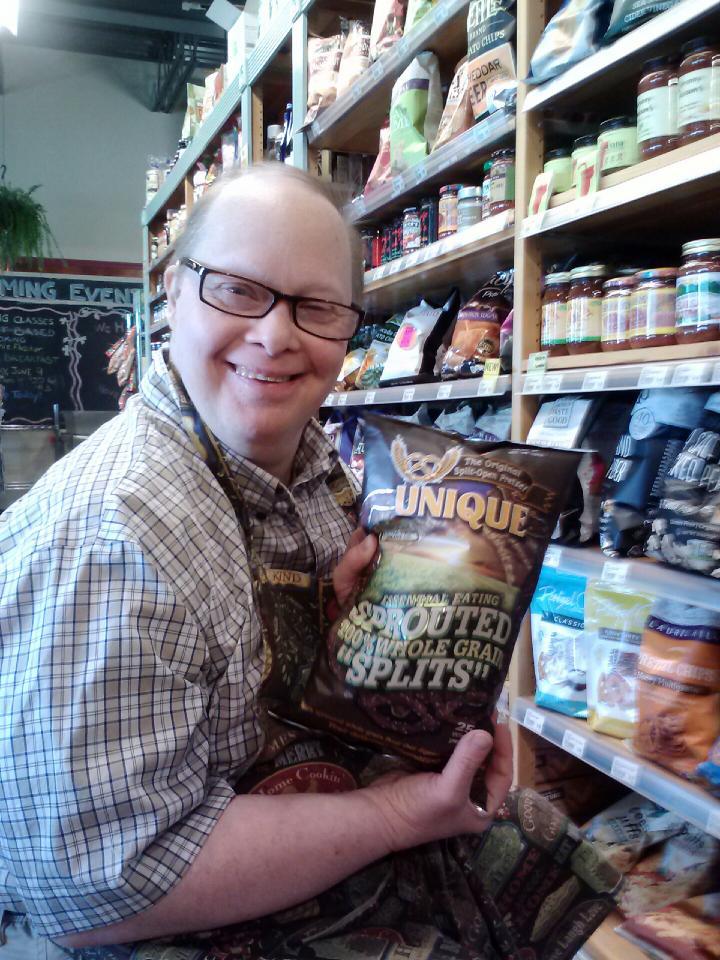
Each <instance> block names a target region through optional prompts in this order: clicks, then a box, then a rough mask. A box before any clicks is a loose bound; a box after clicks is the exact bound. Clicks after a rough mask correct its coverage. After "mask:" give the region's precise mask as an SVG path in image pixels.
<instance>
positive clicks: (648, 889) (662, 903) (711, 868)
mask: <svg viewBox="0 0 720 960" xmlns="http://www.w3.org/2000/svg"><path fill="white" fill-rule="evenodd" d="M669 845H672V846H673V847H675V849H676V850H678V849H679V848H680V846H681V845H682V847H684V856H683V857H682V860H683V865H678V866H677V867H674V865H673V862H672V860H669V859H668V856H667V853H666V850H667V849H668V846H669ZM718 851H720V843H719V842H718V841H717V840H716V839H715V838H714V837H711V836H709V835H708V834H706V833H704V832H703V831H702V830H699V829H698V828H697V827H692V826H690V825H689V824H685V826H684V829H683V830H682V831H681V832H680V833H679V834H677V836H675V837H673V838H672V839H671V840H668V841H667V844H666V845H665V847H663V848H661V849H659V850H655V851H653V852H652V853H651V854H649V855H648V856H647V857H645V858H644V859H643V860H641V861H640V863H638V864H636V865H635V866H634V867H633V868H632V869H631V870H630V872H629V873H628V874H627V875H626V877H625V882H624V883H623V886H622V889H621V891H620V896H619V898H618V906H619V907H620V910H621V911H622V912H623V913H624V914H625V916H626V917H636V916H638V915H640V914H645V913H651V912H652V911H654V910H662V909H663V907H668V906H670V905H671V904H673V903H679V902H680V901H682V900H687V899H688V898H689V897H695V896H698V895H699V894H702V893H708V892H709V891H710V890H712V889H713V888H714V887H715V886H716V883H717V880H716V877H717V873H718V867H720V858H719V857H718ZM674 859H675V860H677V859H678V857H677V856H676V857H675V858H674Z"/></svg>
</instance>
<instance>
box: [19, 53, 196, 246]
mask: <svg viewBox="0 0 720 960" xmlns="http://www.w3.org/2000/svg"><path fill="white" fill-rule="evenodd" d="M0 54H1V55H2V61H3V67H4V96H2V97H0V115H1V113H2V110H3V106H4V113H5V123H4V130H5V138H4V141H5V142H4V150H3V149H2V148H3V144H0V160H3V161H4V162H5V163H6V164H7V179H8V180H9V181H10V182H11V183H12V184H13V185H14V186H19V187H30V186H32V185H33V184H35V183H39V184H41V185H42V186H41V189H40V190H38V192H37V198H38V200H39V201H40V202H41V203H42V204H43V205H44V206H45V209H46V211H47V215H48V220H49V221H50V226H51V228H52V230H53V233H54V234H55V237H56V238H57V241H58V245H59V247H60V251H61V253H62V256H63V257H65V258H67V259H68V260H117V261H130V262H133V261H134V262H137V261H140V260H142V233H141V226H140V212H141V210H142V207H143V204H144V200H145V167H146V163H147V158H148V156H150V155H158V156H168V155H173V154H174V153H175V149H176V147H177V140H178V137H179V136H180V130H181V127H182V112H176V113H174V114H169V115H168V114H163V113H151V112H150V109H149V104H150V103H151V100H152V91H153V85H154V81H155V66H154V64H146V63H141V62H136V61H131V60H116V59H113V58H111V57H96V56H90V55H88V54H80V53H65V52H60V51H56V50H45V49H40V48H36V47H28V46H24V45H20V44H17V43H14V42H12V41H6V42H4V43H3V44H2V50H0ZM0 136H2V127H1V126H0ZM3 154H4V157H3Z"/></svg>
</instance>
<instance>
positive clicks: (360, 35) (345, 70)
mask: <svg viewBox="0 0 720 960" xmlns="http://www.w3.org/2000/svg"><path fill="white" fill-rule="evenodd" d="M369 66H370V28H369V27H368V25H367V23H365V21H364V20H350V21H349V23H348V32H347V36H346V38H345V44H344V46H343V52H342V59H341V60H340V69H339V70H338V75H337V95H338V97H341V96H342V95H343V93H345V91H346V90H349V89H350V87H351V86H352V85H353V84H354V83H355V82H356V81H357V80H359V79H360V77H361V76H362V74H363V73H364V72H365V71H366V70H367V68H368V67H369Z"/></svg>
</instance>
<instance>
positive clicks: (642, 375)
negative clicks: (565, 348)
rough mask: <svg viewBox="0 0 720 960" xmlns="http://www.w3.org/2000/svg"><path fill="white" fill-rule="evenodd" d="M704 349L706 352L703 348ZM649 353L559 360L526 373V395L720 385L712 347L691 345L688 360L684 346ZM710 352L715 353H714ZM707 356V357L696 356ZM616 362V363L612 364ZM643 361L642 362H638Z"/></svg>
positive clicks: (523, 383)
mask: <svg viewBox="0 0 720 960" xmlns="http://www.w3.org/2000/svg"><path fill="white" fill-rule="evenodd" d="M703 348H704V349H703ZM655 350H656V353H655V355H654V357H648V356H647V354H649V353H650V352H651V351H649V350H625V351H623V352H622V353H620V354H614V355H613V354H612V353H600V354H585V356H584V357H556V358H554V360H555V362H553V360H552V359H551V360H549V361H548V370H547V371H545V372H542V373H525V374H524V375H523V376H522V377H520V378H519V382H520V384H521V389H522V392H523V393H524V394H546V393H548V394H551V393H605V392H607V391H609V390H648V389H650V388H658V387H714V386H720V360H719V359H718V357H717V352H716V350H717V348H716V347H714V345H713V344H692V345H691V344H688V345H687V346H686V347H685V352H686V354H687V355H688V356H689V359H687V360H686V359H683V358H682V357H678V356H677V354H678V353H680V352H681V351H683V347H677V346H675V347H656V348H655ZM711 350H714V351H715V352H713V353H711ZM631 353H632V354H635V355H636V356H635V357H633V358H631V360H635V362H629V363H622V362H621V363H618V362H617V359H618V358H620V359H621V360H622V359H624V357H625V354H631ZM698 353H705V356H704V357H700V358H693V354H695V357H697V354H698ZM580 360H588V361H590V362H588V363H586V364H585V366H582V367H578V366H574V365H573V366H572V367H571V366H569V364H568V366H567V367H565V363H564V362H563V363H562V364H561V363H560V361H573V362H574V364H577V363H578V362H579V361H580ZM613 360H614V362H613ZM638 361H641V362H638Z"/></svg>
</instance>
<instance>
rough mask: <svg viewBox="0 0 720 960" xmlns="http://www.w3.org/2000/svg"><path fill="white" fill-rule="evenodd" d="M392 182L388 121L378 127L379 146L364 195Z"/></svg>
mask: <svg viewBox="0 0 720 960" xmlns="http://www.w3.org/2000/svg"><path fill="white" fill-rule="evenodd" d="M390 180H392V170H391V168H390V120H386V121H385V122H384V123H383V125H382V126H381V127H380V144H379V146H378V154H377V158H376V159H375V163H374V165H373V168H372V170H371V171H370V176H369V177H368V178H367V183H366V184H365V193H370V192H371V191H372V190H375V189H376V188H377V187H380V186H382V185H383V184H384V183H389V182H390Z"/></svg>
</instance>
